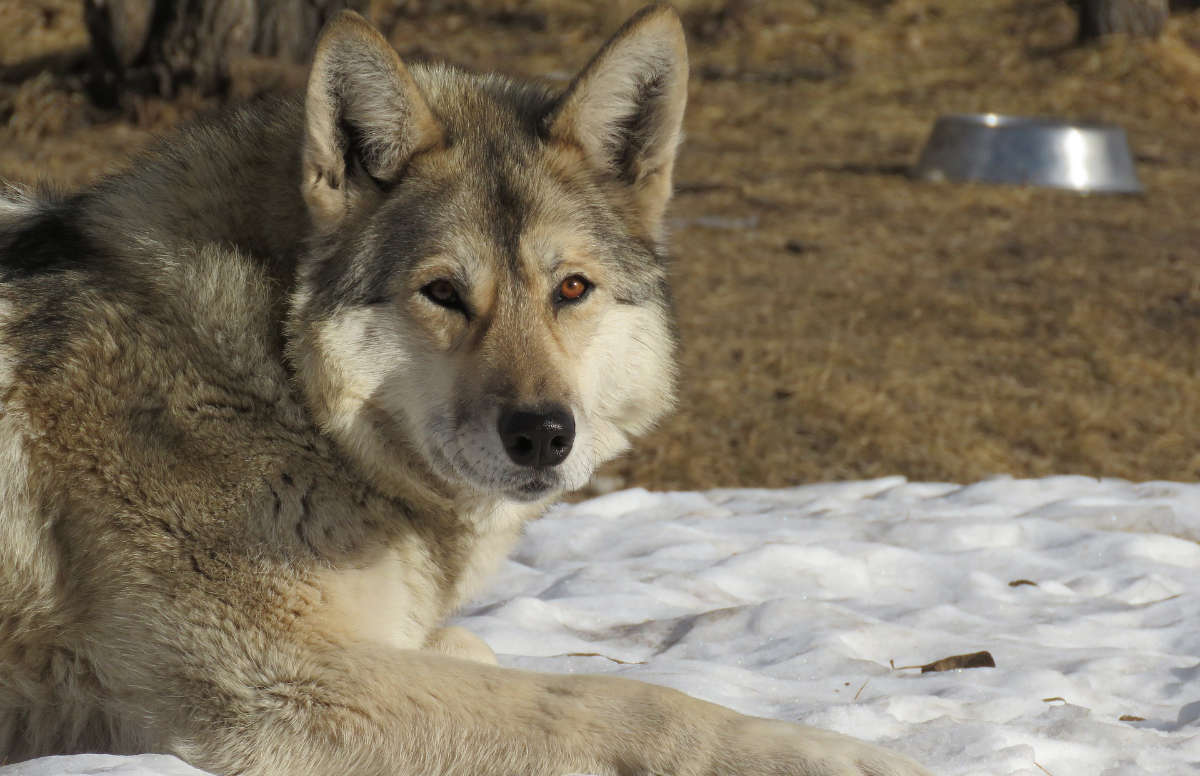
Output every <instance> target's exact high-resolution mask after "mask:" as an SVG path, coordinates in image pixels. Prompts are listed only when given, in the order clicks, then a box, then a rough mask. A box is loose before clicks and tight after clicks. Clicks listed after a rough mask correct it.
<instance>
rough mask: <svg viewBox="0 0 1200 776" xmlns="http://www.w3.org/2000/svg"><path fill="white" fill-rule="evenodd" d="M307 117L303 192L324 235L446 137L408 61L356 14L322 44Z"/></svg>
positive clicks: (329, 31)
mask: <svg viewBox="0 0 1200 776" xmlns="http://www.w3.org/2000/svg"><path fill="white" fill-rule="evenodd" d="M304 113H305V121H304V124H305V134H304V160H303V164H302V168H303V175H304V179H303V181H302V183H301V187H302V193H303V195H304V200H305V203H306V204H307V205H308V209H309V213H310V214H311V215H312V218H313V221H314V222H315V224H316V225H317V228H318V229H320V230H323V231H325V230H329V229H332V228H334V227H336V226H337V225H338V224H340V223H342V221H343V220H344V219H345V217H346V215H347V214H348V212H349V211H351V210H352V209H353V208H354V207H355V205H356V204H357V203H358V202H359V201H361V200H363V198H364V197H366V196H368V195H369V194H370V192H371V191H372V190H373V189H374V190H377V189H378V186H379V185H381V184H382V185H386V184H388V183H392V182H394V181H395V180H396V179H397V178H398V177H399V176H400V175H401V173H402V172H403V170H404V167H405V165H407V164H408V162H409V160H410V159H412V157H413V156H414V155H415V154H418V153H420V152H422V151H424V150H427V149H429V148H432V147H434V146H436V145H438V144H440V143H441V142H442V138H443V131H442V127H441V124H439V123H438V121H437V119H436V118H435V117H434V115H433V113H432V112H431V111H430V109H429V105H428V103H427V102H426V101H425V97H424V95H422V94H421V90H420V89H419V88H418V87H417V84H416V82H415V81H413V77H412V74H411V73H409V72H408V68H406V67H405V66H404V62H402V61H401V60H400V56H399V55H398V54H397V53H396V51H395V49H393V48H392V47H391V46H390V45H388V42H387V41H386V40H384V38H383V36H382V35H380V34H379V33H378V32H377V31H376V30H375V28H374V27H372V26H371V24H370V23H369V22H367V21H366V20H365V19H363V18H362V17H361V16H359V15H358V14H356V13H354V12H353V11H342V12H341V13H339V14H338V15H337V16H335V17H334V18H333V19H332V20H331V21H330V22H329V23H328V24H327V25H326V26H325V29H324V30H322V32H321V37H320V38H319V39H318V40H317V47H316V51H315V53H314V54H313V64H312V71H311V72H310V73H309V77H308V93H307V95H306V97H305V105H304ZM368 176H369V177H368Z"/></svg>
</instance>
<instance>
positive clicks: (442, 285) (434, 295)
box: [421, 278, 467, 313]
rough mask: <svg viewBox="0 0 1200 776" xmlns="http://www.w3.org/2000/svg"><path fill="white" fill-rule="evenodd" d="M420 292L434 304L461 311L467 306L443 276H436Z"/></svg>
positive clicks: (464, 310) (463, 311) (464, 311)
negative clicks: (436, 277)
mask: <svg viewBox="0 0 1200 776" xmlns="http://www.w3.org/2000/svg"><path fill="white" fill-rule="evenodd" d="M421 293H422V294H424V295H425V298H427V299H428V300H429V301H431V302H433V303H434V304H436V305H440V306H442V307H445V308H447V309H449V310H458V311H460V312H462V313H466V312H467V307H466V305H464V304H463V301H462V297H460V296H459V295H458V289H456V288H455V287H454V284H453V283H451V282H450V281H449V280H446V279H445V278H438V279H437V280H435V281H433V282H432V283H429V284H427V285H426V286H424V287H423V288H422V289H421Z"/></svg>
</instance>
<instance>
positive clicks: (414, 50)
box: [0, 0, 1200, 490]
mask: <svg viewBox="0 0 1200 776" xmlns="http://www.w3.org/2000/svg"><path fill="white" fill-rule="evenodd" d="M206 3H207V5H208V7H207V9H206V8H205V4H206ZM336 4H345V3H344V2H343V3H332V2H328V1H326V2H322V0H204V2H188V3H182V2H181V3H178V4H172V5H174V6H175V7H176V9H177V10H178V9H186V10H178V12H177V13H176V15H175V19H174V21H173V22H172V20H171V19H166V20H165V21H164V17H163V16H162V6H163V5H164V3H163V2H162V0H159V2H158V4H157V6H156V5H155V3H154V2H153V1H152V0H125V1H124V2H122V0H89V2H88V3H86V4H85V3H84V2H83V0H0V177H4V178H8V179H9V180H16V181H21V182H43V183H50V184H53V185H54V186H57V187H60V188H74V187H78V186H81V185H83V184H86V183H87V182H89V181H92V180H95V179H96V178H97V177H98V176H100V175H102V174H104V173H105V172H106V171H111V170H116V169H120V167H121V166H122V165H124V164H126V163H127V162H128V160H129V158H130V156H131V155H132V154H134V153H136V152H137V150H138V149H139V148H141V147H143V146H144V145H146V143H147V142H149V140H150V139H151V138H152V137H153V135H155V134H157V133H160V132H162V131H163V130H166V129H169V128H170V127H171V126H172V125H174V124H176V123H178V122H180V121H184V120H186V119H187V118H188V117H189V116H192V115H194V114H195V113H197V112H198V111H207V110H211V109H214V108H216V107H219V106H220V105H221V104H222V103H224V102H228V101H231V100H240V99H253V98H254V97H255V96H257V95H259V94H262V93H265V92H272V91H278V90H286V89H292V88H297V87H298V86H299V85H301V84H302V83H303V79H304V67H303V65H302V64H301V63H302V62H303V61H304V60H305V58H306V57H307V51H308V46H309V45H311V41H310V40H309V38H310V37H311V34H312V33H313V32H315V29H316V27H317V26H319V23H320V20H321V18H322V17H323V15H326V14H327V13H328V12H329V11H330V6H333V5H336ZM349 4H351V5H356V6H357V7H359V8H360V9H362V10H363V11H364V12H366V13H368V14H369V15H370V16H371V17H372V18H373V19H374V21H375V22H376V23H377V24H378V25H379V26H380V28H381V29H382V30H383V31H384V33H385V34H386V35H387V36H388V38H389V39H390V40H391V42H392V44H393V45H395V46H396V48H397V49H398V50H399V51H400V52H401V54H402V55H403V56H405V57H408V58H412V59H418V58H420V59H426V58H436V59H445V60H448V61H450V62H453V63H456V64H459V65H462V66H465V67H468V68H475V69H497V70H501V71H505V72H508V73H512V74H516V75H521V76H529V77H536V78H543V79H547V80H548V81H550V82H551V83H555V84H565V82H566V79H568V78H569V77H570V74H571V73H572V72H573V71H574V70H575V69H577V68H578V67H580V66H581V65H582V64H583V63H584V62H585V61H586V60H587V59H588V57H590V55H591V54H592V52H593V51H594V49H595V48H596V47H597V46H598V45H599V44H600V43H601V42H603V40H604V39H605V38H606V37H607V36H608V35H609V34H611V33H612V32H613V31H614V30H615V28H616V27H617V26H618V25H619V24H620V23H621V21H622V20H623V19H624V17H625V16H626V15H627V14H629V13H631V12H633V11H634V10H636V8H637V7H638V5H639V3H637V2H627V1H626V0H617V1H615V2H606V3H591V2H583V1H582V0H494V1H492V2H489V1H488V0H369V2H368V0H360V1H359V2H353V1H351V2H350V3H349ZM85 5H86V8H85ZM1085 5H1086V7H1080V6H1079V5H1078V4H1072V3H1070V2H1067V1H1066V0H678V2H677V3H676V6H677V8H679V10H680V11H681V12H682V15H683V17H684V19H685V23H686V26H687V30H688V35H689V44H690V47H691V48H690V51H691V57H692V80H691V86H690V103H689V108H688V116H687V121H686V130H687V138H686V141H685V145H684V147H683V150H682V155H681V159H680V163H679V167H678V175H677V186H676V188H677V193H676V199H675V201H674V206H673V209H672V212H671V215H670V223H671V229H672V244H673V253H674V257H675V263H674V269H673V273H674V287H675V295H676V302H677V307H678V315H679V325H680V332H681V336H682V341H683V349H682V353H681V359H682V371H681V376H682V379H681V385H680V394H679V408H678V410H677V412H676V413H675V414H674V415H673V416H672V417H671V418H670V419H669V420H667V421H666V422H664V423H663V424H662V425H661V427H660V428H659V429H658V430H657V431H656V432H655V433H654V434H653V435H652V436H651V437H650V438H649V439H646V440H642V442H641V443H640V444H639V445H638V446H637V448H636V450H635V452H634V453H632V454H631V455H629V456H627V457H625V458H623V459H622V460H621V461H618V462H616V463H615V464H613V465H610V466H609V467H608V468H607V469H606V470H605V471H604V472H603V474H602V476H601V477H600V478H598V480H597V482H596V484H595V486H594V489H595V490H606V489H611V488H614V487H625V486H632V485H641V486H646V487H651V488H658V489H701V488H709V487H717V486H768V487H779V486H787V485H792V484H799V483H804V482H813V481H820V480H840V479H856V478H865V477H874V476H880V475H890V474H903V475H906V476H908V477H910V478H912V479H919V480H949V481H960V482H967V481H971V480H975V479H979V478H982V477H986V476H990V475H993V474H998V473H1007V474H1012V475H1016V476H1039V475H1046V474H1062V473H1080V474H1088V475H1095V476H1117V477H1125V478H1130V479H1137V480H1143V479H1175V480H1195V479H1197V477H1198V476H1200V217H1198V216H1200V13H1198V12H1195V11H1193V10H1192V9H1191V7H1190V6H1191V5H1192V4H1191V3H1173V4H1172V6H1173V7H1172V9H1171V10H1173V11H1174V12H1173V13H1172V14H1171V15H1170V16H1169V18H1168V17H1167V15H1166V10H1167V2H1166V0H1101V1H1100V2H1091V3H1086V4H1085ZM288 6H294V8H293V9H292V10H289V8H288ZM256 9H257V10H256ZM1130 9H1132V11H1131V10H1130ZM85 10H86V12H87V13H86V14H85ZM249 11H254V12H255V13H256V14H257V15H256V16H252V18H251V16H246V13H248V12H249ZM1081 11H1082V12H1087V13H1091V14H1093V16H1092V17H1089V18H1088V19H1085V21H1086V23H1085V24H1084V26H1083V29H1082V33H1083V34H1082V36H1081V27H1080V12H1081ZM272 14H274V15H272ZM1122 14H1125V15H1124V16H1122ZM189 15H190V16H189ZM85 17H86V18H85ZM89 25H90V27H91V31H92V32H91V36H89ZM172 25H174V26H172ZM1113 30H1117V34H1105V33H1109V32H1112V31H1113ZM1121 30H1124V31H1127V32H1131V33H1134V34H1125V32H1121ZM960 112H1003V113H1016V114H1036V115H1052V116H1061V117H1067V118H1080V119H1098V120H1103V121H1109V122H1115V123H1117V124H1120V125H1122V126H1123V127H1124V128H1125V129H1126V131H1127V132H1128V134H1129V138H1130V142H1131V145H1132V147H1133V151H1134V153H1135V155H1136V160H1137V166H1138V173H1139V175H1140V176H1141V179H1142V182H1143V184H1145V187H1146V193H1145V194H1144V195H1140V196H1126V195H1122V196H1111V195H1107V196H1101V195H1093V196H1082V195H1078V194H1072V193H1067V192H1061V191H1052V190H1046V189H1033V188H1022V187H990V186H982V185H956V184H937V183H925V182H917V181H914V180H911V179H910V178H909V177H907V171H908V169H909V168H910V167H911V165H912V164H913V162H914V161H915V160H916V157H917V155H918V153H919V151H920V149H921V146H922V144H923V142H924V140H925V138H926V136H927V134H928V132H929V130H930V128H931V126H932V123H933V121H934V119H935V118H936V117H937V116H938V115H940V114H945V113H960Z"/></svg>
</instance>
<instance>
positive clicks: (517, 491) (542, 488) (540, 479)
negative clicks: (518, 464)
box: [505, 474, 558, 501]
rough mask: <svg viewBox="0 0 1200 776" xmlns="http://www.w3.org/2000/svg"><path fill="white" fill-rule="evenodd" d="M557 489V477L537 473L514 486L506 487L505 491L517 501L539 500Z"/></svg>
mask: <svg viewBox="0 0 1200 776" xmlns="http://www.w3.org/2000/svg"><path fill="white" fill-rule="evenodd" d="M557 489H558V478H557V477H554V476H546V475H536V474H535V475H532V476H530V477H528V478H527V479H526V480H525V481H524V482H521V483H519V484H518V485H516V487H514V488H506V489H505V491H506V493H507V494H508V495H509V496H510V497H512V498H514V499H516V500H517V501H537V500H539V499H542V498H545V497H546V496H548V495H550V494H551V493H553V492H554V491H555V490H557Z"/></svg>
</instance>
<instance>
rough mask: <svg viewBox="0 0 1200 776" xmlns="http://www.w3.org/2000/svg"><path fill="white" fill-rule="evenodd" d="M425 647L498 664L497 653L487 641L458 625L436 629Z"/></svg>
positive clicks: (466, 658)
mask: <svg viewBox="0 0 1200 776" xmlns="http://www.w3.org/2000/svg"><path fill="white" fill-rule="evenodd" d="M425 649H427V650H428V651H430V652H437V653H438V654H442V655H448V656H450V657H457V658H461V659H463V660H474V661H475V662H476V663H483V664H485V665H489V666H494V665H496V653H495V652H493V651H492V648H491V647H489V646H488V645H487V642H485V641H484V640H483V639H481V638H479V637H478V636H476V635H475V634H474V633H471V631H469V630H467V629H466V628H460V627H459V626H457V625H447V626H446V627H445V628H438V629H437V630H435V631H434V632H433V633H432V634H431V635H430V636H429V639H428V641H426V642H425Z"/></svg>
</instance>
